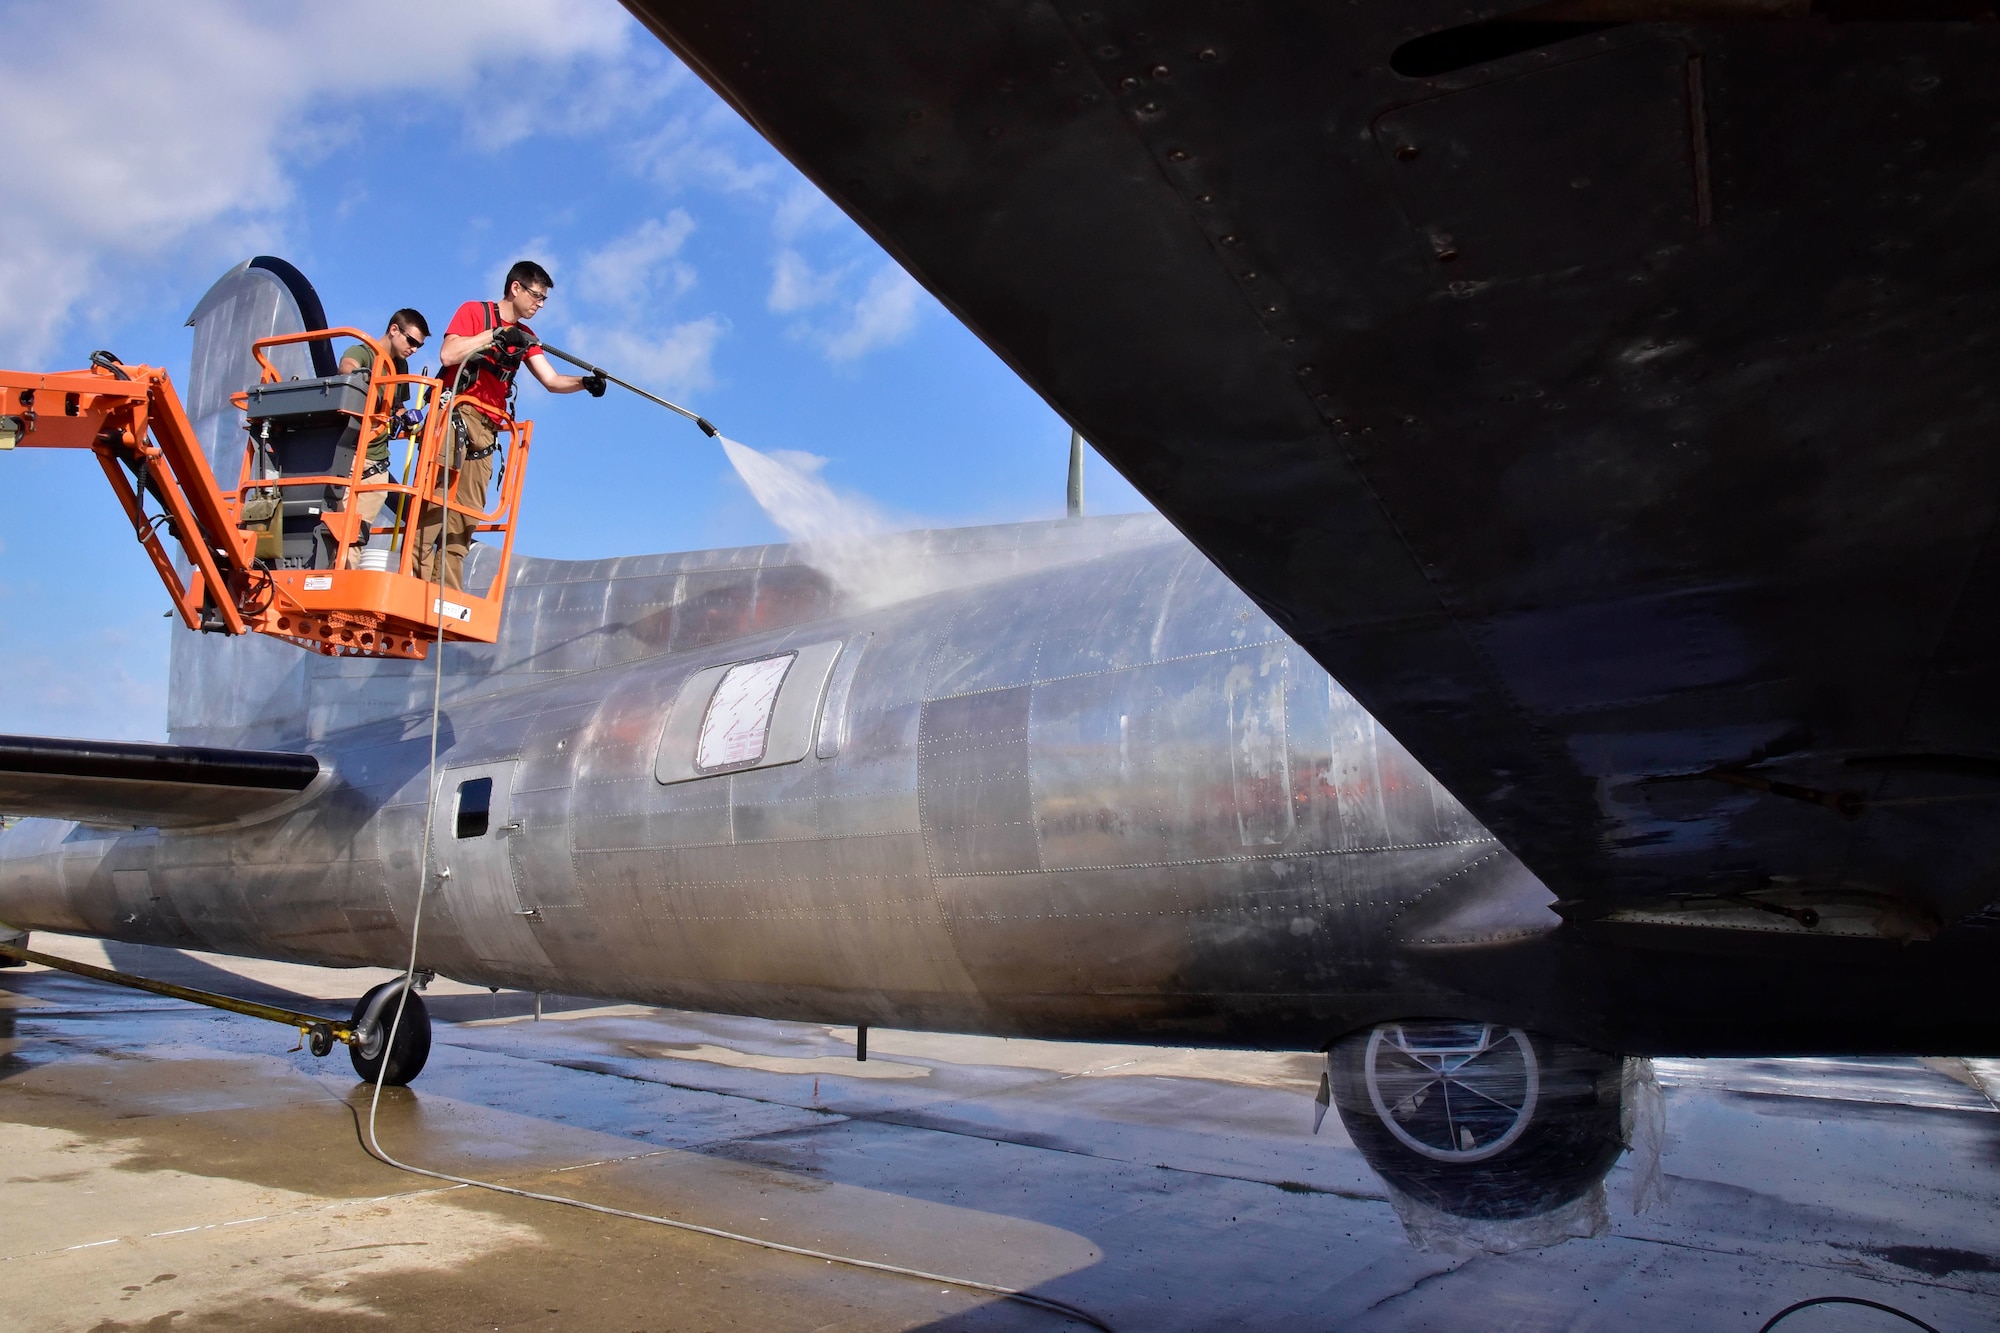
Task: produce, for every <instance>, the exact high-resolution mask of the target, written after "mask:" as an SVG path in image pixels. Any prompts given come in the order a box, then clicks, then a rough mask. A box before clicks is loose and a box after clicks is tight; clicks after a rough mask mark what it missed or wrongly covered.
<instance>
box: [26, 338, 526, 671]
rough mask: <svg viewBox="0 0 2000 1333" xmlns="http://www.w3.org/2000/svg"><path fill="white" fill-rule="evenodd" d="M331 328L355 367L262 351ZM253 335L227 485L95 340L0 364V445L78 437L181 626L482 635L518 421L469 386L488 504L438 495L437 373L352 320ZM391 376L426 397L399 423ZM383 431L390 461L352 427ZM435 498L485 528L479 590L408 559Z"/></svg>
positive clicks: (169, 401)
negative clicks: (427, 372) (77, 362)
mask: <svg viewBox="0 0 2000 1333" xmlns="http://www.w3.org/2000/svg"><path fill="white" fill-rule="evenodd" d="M333 338H348V339H352V340H354V341H356V342H362V343H367V344H369V345H370V346H371V347H373V348H374V350H375V358H374V362H373V367H372V369H370V370H368V371H365V372H356V373H354V374H351V375H334V376H328V377H325V378H319V379H291V380H287V379H283V378H282V377H281V376H280V375H279V373H278V371H277V369H276V368H275V367H274V366H273V365H272V364H271V362H270V359H269V357H268V356H267V355H266V352H267V351H268V349H270V348H273V347H279V346H284V345H286V344H289V343H300V342H311V341H317V340H321V339H333ZM253 351H254V353H255V356H256V359H257V364H258V366H259V367H260V369H261V372H262V379H261V381H260V382H259V383H258V384H256V385H254V386H253V387H251V388H250V389H249V390H247V391H245V392H243V393H239V394H237V395H235V398H234V402H235V403H236V406H237V407H239V408H240V409H242V411H243V413H244V419H245V423H246V427H247V433H246V437H245V441H244V447H243V454H242V463H241V466H240V468H239V469H238V472H237V475H236V476H235V477H234V478H233V485H231V486H229V487H224V486H223V485H222V484H221V483H220V482H219V481H218V480H217V478H216V476H215V474H214V472H213V471H212V470H211V469H210V468H209V465H208V459H207V458H206V456H205V455H204V454H203V452H202V449H201V443H200V441H199V439H198V438H197V437H196V435H195V431H194V427H193V425H192V424H191V423H190V422H189V420H188V418H187V413H186V411H185V409H183V408H182V406H181V402H180V398H179V396H178V395H177V394H176V393H175V392H174V387H173V382H172V380H171V379H170V378H169V377H168V375H167V372H166V371H164V370H161V369H158V368H156V367H153V366H128V365H125V364H124V363H122V362H120V361H119V360H118V359H117V358H116V357H114V356H112V355H111V354H110V353H108V352H98V353H95V354H94V355H93V356H92V357H91V364H90V365H89V366H88V367H86V368H85V369H82V370H74V371H63V372H58V373H55V374H47V375H37V374H27V373H23V372H18V371H4V370H0V450H5V449H13V448H17V447H18V448H36V447H39V448H54V449H88V450H90V451H91V452H92V453H93V454H94V455H95V456H96V458H97V461H98V464H99V466H100V467H101V468H102V469H103V471H104V475H105V477H106V479H107V480H108V481H109V482H110V483H111V489H112V491H113V493H114V494H116V495H117V497H118V500H119V503H120V504H121V505H122V506H123V507H124V509H125V514H126V517H127V518H129V519H130V520H131V522H132V525H133V530H134V532H135V533H136V535H137V536H138V539H139V543H140V545H141V546H142V547H144V548H145V551H146V554H147V555H148V556H149V557H150V558H151V560H152V562H153V567H154V569H155V570H157V571H158V573H159V575H160V579H161V581H162V582H163V583H165V584H166V587H167V592H168V594H169V595H170V596H171V597H172V598H173V602H174V609H175V610H176V611H177V612H178V613H179V615H180V618H181V621H182V623H184V624H185V625H187V626H188V628H190V629H199V630H205V631H209V632H212V633H222V634H243V633H246V632H256V633H259V634H269V635H272V636H274V637H276V638H280V639H284V640H286V641H288V642H290V643H294V644H297V645H298V646H300V647H302V648H307V649H310V650H312V651H314V652H318V653H323V654H326V655H327V656H334V657H341V656H359V657H408V658H421V657H424V656H425V655H426V654H427V653H428V651H429V647H430V644H431V642H432V641H433V640H435V639H438V638H440V637H441V638H443V639H445V640H451V641H469V642H476V643H492V642H493V641H494V640H495V639H496V638H497V637H498V636H499V632H500V610H501V603H502V601H503V599H504V598H505V595H506V588H507V574H508V568H509V565H510V563H511V561H512V559H513V549H514V519H515V515H516V512H517V510H518V507H519V504H520V497H521V483H522V480H523V478H524V477H525V475H526V472H527V462H528V448H529V441H530V439H531V437H532V435H533V423H531V422H527V421H516V420H514V419H513V418H512V417H510V416H508V415H506V414H505V413H499V412H492V411H487V409H486V408H485V406H484V405H483V404H477V403H473V404H471V406H472V407H474V408H475V409H477V410H480V411H486V412H487V415H488V416H489V417H491V418H492V421H493V424H494V426H495V429H496V432H497V436H498V439H499V443H500V446H501V453H500V455H499V457H498V460H497V463H498V468H497V470H498V472H499V476H500V484H499V487H498V488H497V489H498V494H497V496H495V497H493V500H494V505H493V508H491V509H489V510H484V511H481V510H475V509H469V508H467V507H466V506H465V505H463V504H461V503H460V502H459V501H458V500H457V499H456V498H455V491H456V483H457V476H456V474H457V469H458V466H459V464H460V462H461V461H462V460H460V459H457V458H455V457H453V450H452V441H453V431H452V430H451V423H450V416H451V411H450V409H451V407H452V403H451V401H450V399H451V394H450V388H449V386H447V385H445V384H444V383H442V382H441V381H439V380H436V379H432V378H429V377H426V376H422V375H403V374H397V373H396V371H395V360H394V358H393V357H391V356H390V355H389V352H388V349H387V348H386V347H384V346H382V344H381V343H380V342H379V341H377V340H376V339H375V338H372V337H370V336H369V335H367V334H364V333H361V332H360V331H358V330H356V329H316V330H311V331H308V332H305V333H293V334H282V335H279V336H276V337H271V338H260V339H258V340H257V342H256V343H254V344H253ZM403 385H408V386H409V388H410V397H411V400H412V401H413V402H420V403H422V404H424V405H426V406H428V407H429V408H430V410H429V411H427V412H423V413H422V414H421V416H420V419H418V420H417V422H416V424H414V425H411V424H410V423H411V421H412V419H413V418H417V416H418V414H414V413H413V414H410V415H408V416H404V417H398V415H397V414H396V413H395V411H394V403H395V401H396V391H397V389H398V387H399V386H403ZM462 401H466V402H468V403H469V402H470V400H462ZM385 435H386V436H388V437H390V438H389V443H390V446H391V455H390V461H391V465H390V468H389V470H388V471H386V472H378V473H375V474H373V475H370V474H369V469H368V466H367V460H368V448H367V445H368V443H369V442H370V441H375V440H377V439H379V438H381V437H382V436H385ZM399 452H400V454H401V459H400V466H398V461H399V460H398V458H397V454H398V453H399ZM370 492H381V493H383V504H382V508H381V511H380V513H379V514H378V515H377V518H376V521H375V523H374V524H373V525H370V524H365V523H363V521H362V519H361V515H360V512H359V509H360V506H359V501H360V499H361V497H363V496H365V495H367V494H368V493H370ZM439 509H449V510H452V511H455V512H457V513H460V514H463V515H466V516H467V517H469V518H470V519H471V521H472V525H473V529H474V531H475V532H476V533H480V534H485V535H488V536H489V537H495V536H497V542H498V545H499V548H500V559H499V561H498V564H497V566H496V567H495V569H494V573H493V577H492V580H491V582H490V583H489V584H488V586H487V589H486V591H485V592H484V593H475V592H471V591H468V590H463V589H457V588H444V587H442V586H440V585H439V584H438V583H436V582H431V581H427V580H425V579H422V578H419V577H418V576H417V570H418V568H419V565H418V554H419V552H418V535H417V534H418V531H419V529H420V528H423V527H425V521H426V517H427V516H429V517H430V519H431V521H430V523H429V525H428V531H429V533H431V534H435V533H436V532H437V530H438V529H439V527H441V526H442V525H441V524H440V523H439V522H438V521H437V517H436V516H437V511H438V510H439ZM441 563H442V562H441V561H437V562H433V567H434V568H435V567H437V566H439V565H441ZM350 566H352V567H350Z"/></svg>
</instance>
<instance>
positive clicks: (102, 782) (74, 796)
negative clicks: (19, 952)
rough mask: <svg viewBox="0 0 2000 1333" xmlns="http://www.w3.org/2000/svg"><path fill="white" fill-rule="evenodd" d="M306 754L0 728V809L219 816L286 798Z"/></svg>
mask: <svg viewBox="0 0 2000 1333" xmlns="http://www.w3.org/2000/svg"><path fill="white" fill-rule="evenodd" d="M318 775H319V761H318V760H317V759H315V758H313V757H312V756H311V755H309V754H286V753H283V752H279V751H272V750H221V749H212V748H209V747H205V746H195V745H144V744H138V743H135V742H130V741H78V740H66V739H58V738H53V737H45V736H0V813H5V814H9V815H40V816H46V817H49V818H53V819H78V820H83V821H84V822H86V823H92V824H124V825H130V826H132V827H135V828H148V827H157V828H183V827H192V826H195V825H201V824H223V823H228V822H229V821H230V820H234V819H241V818H243V817H245V816H247V815H253V814H256V813H258V812H260V811H263V810H268V809H270V808H271V807H273V806H276V805H278V804H281V803H282V802H285V801H288V800H291V799H292V798H293V797H295V796H297V795H298V794H299V793H300V792H302V791H304V790H305V789H306V788H307V787H308V786H310V785H311V784H312V781H313V779H314V778H315V777H317V776H318Z"/></svg>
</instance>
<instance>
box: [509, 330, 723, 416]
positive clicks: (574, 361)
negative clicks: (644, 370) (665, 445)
mask: <svg viewBox="0 0 2000 1333" xmlns="http://www.w3.org/2000/svg"><path fill="white" fill-rule="evenodd" d="M541 348H542V350H543V351H544V352H547V353H548V354H549V355H550V356H554V357H560V358H561V359H562V360H564V361H567V362H569V363H570V364H571V365H572V366H575V367H577V368H578V369H580V370H585V371H588V372H589V373H591V374H592V375H602V376H603V377H604V379H605V381H606V382H607V383H610V384H615V385H617V386H618V387H619V388H621V389H630V390H631V391H632V392H633V393H636V394H638V395H639V396H640V397H641V398H644V399H645V400H646V401H647V402H649V403H658V404H659V405H660V406H661V407H664V408H666V409H667V410H668V411H669V412H678V413H680V414H681V415H682V416H684V417H686V418H687V419H688V420H689V421H692V422H693V423H694V424H695V425H697V426H699V427H701V429H702V433H703V434H704V435H707V436H708V437H709V438H710V439H714V438H715V437H716V436H718V435H720V434H721V433H722V432H721V431H719V430H717V429H716V428H715V427H714V426H713V425H711V424H710V423H709V420H708V418H707V417H705V416H702V415H701V414H700V413H698V412H690V411H688V410H687V409H686V408H685V407H682V406H681V405H680V404H679V403H670V402H668V401H667V400H666V399H664V398H662V397H660V395H658V394H656V393H647V392H646V391H645V390H644V389H642V388H640V387H639V386H638V385H636V384H627V383H626V382H625V381H624V380H621V379H619V378H618V377H617V376H616V375H614V374H612V373H611V372H610V371H608V370H606V369H605V368H604V367H602V366H593V365H591V364H590V362H588V361H586V360H584V359H583V358H582V357H580V356H571V355H570V354H569V353H568V352H565V351H564V350H563V349H562V348H560V347H551V346H550V345H549V344H547V343H543V344H541Z"/></svg>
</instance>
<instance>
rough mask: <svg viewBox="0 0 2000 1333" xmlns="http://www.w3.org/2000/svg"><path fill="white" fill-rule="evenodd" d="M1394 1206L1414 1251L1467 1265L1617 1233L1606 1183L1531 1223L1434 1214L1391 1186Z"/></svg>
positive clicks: (1523, 1219) (1518, 1219)
mask: <svg viewBox="0 0 2000 1333" xmlns="http://www.w3.org/2000/svg"><path fill="white" fill-rule="evenodd" d="M1389 1204H1390V1206H1391V1207H1393V1208H1394V1209H1395V1210H1396V1218H1397V1220H1398V1221H1400V1222H1401V1223H1402V1224H1403V1232H1404V1234H1405V1235H1407V1236H1408V1237H1409V1238H1410V1244H1411V1245H1412V1246H1414V1247H1415V1248H1417V1249H1419V1250H1422V1251H1424V1252H1425V1253H1427V1254H1444V1255H1451V1256H1453V1257H1455V1258H1461V1259H1470V1258H1473V1257H1475V1256H1477V1255H1481V1254H1512V1253H1513V1252H1514V1251H1516V1250H1539V1249H1545V1248H1547V1247H1548V1246H1550V1245H1560V1244H1562V1243H1563V1242H1564V1241H1566V1240H1589V1239H1591V1238H1592V1237H1595V1236H1602V1235H1604V1234H1605V1233H1606V1232H1608V1231H1610V1229H1611V1210H1610V1208H1609V1207H1608V1206H1607V1205H1606V1203H1605V1197H1604V1185H1603V1182H1601V1181H1600V1182H1599V1183H1597V1184H1595V1185H1592V1186H1591V1187H1590V1188H1589V1189H1587V1190H1585V1191H1584V1192H1583V1193H1582V1194H1580V1195H1578V1196H1577V1197H1576V1198H1574V1199H1571V1200H1570V1201H1569V1202H1568V1203H1565V1204H1560V1205H1558V1206H1556V1207H1555V1208H1552V1209H1550V1210H1549V1211H1548V1212H1545V1213H1535V1214H1531V1215H1530V1216H1527V1217H1507V1218H1493V1217H1461V1216H1459V1215H1458V1214H1457V1213H1447V1212H1445V1211H1443V1210H1442V1209H1438V1208H1433V1207H1431V1206H1430V1205H1429V1204H1427V1203H1425V1202H1424V1201H1423V1200H1421V1199H1418V1198H1415V1197H1413V1196H1411V1195H1408V1194H1405V1193H1404V1192H1403V1191H1401V1190H1399V1189H1397V1188H1396V1187H1395V1186H1394V1185H1390V1186H1389Z"/></svg>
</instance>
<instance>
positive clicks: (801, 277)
mask: <svg viewBox="0 0 2000 1333" xmlns="http://www.w3.org/2000/svg"><path fill="white" fill-rule="evenodd" d="M852 267H853V266H852V265H842V266H841V267H840V268H836V269H831V270H829V271H827V272H825V273H817V272H814V271H813V266H812V265H811V264H810V263H808V262H807V261H806V257H805V256H804V255H802V254H800V253H799V252H798V251H797V250H794V249H792V248H791V247H790V246H787V247H785V248H784V249H782V250H780V251H778V256H777V258H776V259H774V260H772V261H771V294H770V295H769V296H767V297H766V298H765V299H764V304H765V305H766V306H768V307H769V308H770V309H771V310H772V311H773V312H774V313H776V314H780V315H789V314H792V313H794V312H796V311H800V310H810V309H812V308H813V307H814V306H817V305H825V304H826V303H827V302H828V301H831V300H832V299H833V298H834V297H836V296H838V295H839V294H840V284H841V282H842V281H843V280H844V279H845V278H846V277H847V275H848V272H849V271H850V270H851V269H852Z"/></svg>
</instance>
